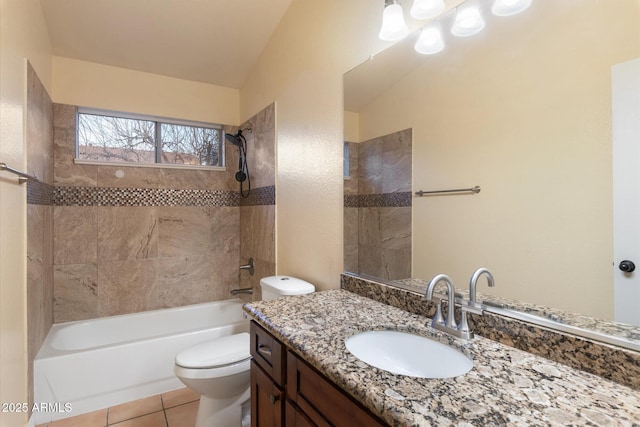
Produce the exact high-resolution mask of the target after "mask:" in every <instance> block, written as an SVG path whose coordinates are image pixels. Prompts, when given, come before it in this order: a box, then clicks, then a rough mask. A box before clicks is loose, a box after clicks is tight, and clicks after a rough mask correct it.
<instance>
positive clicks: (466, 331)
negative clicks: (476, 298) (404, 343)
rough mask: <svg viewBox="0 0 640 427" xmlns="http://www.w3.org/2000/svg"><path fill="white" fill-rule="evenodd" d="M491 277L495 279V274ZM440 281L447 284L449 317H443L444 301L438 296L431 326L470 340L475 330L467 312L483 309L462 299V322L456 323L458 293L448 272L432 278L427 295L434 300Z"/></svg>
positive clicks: (476, 312) (479, 312) (478, 312)
mask: <svg viewBox="0 0 640 427" xmlns="http://www.w3.org/2000/svg"><path fill="white" fill-rule="evenodd" d="M489 274H491V273H489ZM478 277H479V275H478ZM491 278H492V279H493V276H491ZM477 281H478V279H477V278H476V280H475V282H477ZM440 282H444V283H445V284H446V285H447V317H446V318H443V317H442V307H441V303H442V301H441V300H440V299H438V298H436V301H437V302H436V314H435V316H434V317H433V321H432V322H431V326H432V327H433V328H434V329H439V330H441V331H444V332H446V333H448V334H450V335H453V336H455V337H458V338H462V339H465V340H469V339H471V338H473V332H471V329H470V328H469V323H468V322H467V313H468V312H471V313H475V314H482V310H481V309H480V308H478V307H476V306H475V304H471V303H470V302H467V301H465V300H461V304H460V310H461V312H462V313H461V315H460V324H459V325H456V319H455V302H456V293H455V288H454V286H453V282H452V281H451V278H450V277H449V276H447V275H446V274H439V275H437V276H435V277H434V278H433V279H431V281H430V282H429V284H428V285H427V290H426V292H425V297H426V298H427V299H428V300H430V301H434V297H433V291H434V289H435V288H436V286H437V285H438V283H440ZM475 282H474V286H475ZM474 289H475V288H474ZM474 295H475V291H474Z"/></svg>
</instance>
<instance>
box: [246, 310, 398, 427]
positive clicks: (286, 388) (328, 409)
mask: <svg viewBox="0 0 640 427" xmlns="http://www.w3.org/2000/svg"><path fill="white" fill-rule="evenodd" d="M250 333H251V355H252V356H253V361H252V362H251V413H252V416H251V425H252V427H270V426H287V427H294V426H295V427H314V426H318V427H330V426H334V427H343V426H344V427H356V426H363V427H364V426H366V427H377V426H386V425H387V424H385V423H384V422H383V421H382V420H380V419H378V418H377V417H376V416H375V415H373V414H371V413H370V412H369V411H368V410H367V409H366V408H364V406H362V405H361V404H360V403H358V402H357V401H355V400H354V399H353V398H352V397H350V396H349V395H347V394H346V393H344V392H343V391H342V390H340V389H339V388H338V387H336V386H335V385H334V384H333V383H332V382H331V381H330V380H329V379H327V378H326V377H325V376H324V375H322V374H321V373H320V372H318V371H317V370H316V369H315V368H313V367H312V366H311V365H309V364H308V363H307V362H305V361H304V360H303V359H302V358H300V357H299V356H298V355H296V354H295V353H294V352H292V351H291V350H289V349H287V347H286V346H284V345H283V344H282V343H281V342H280V341H278V340H277V339H276V338H275V337H273V336H272V335H271V334H270V333H269V332H267V331H266V330H265V329H263V328H262V327H261V326H260V325H258V324H257V323H256V322H255V321H252V322H251V330H250Z"/></svg>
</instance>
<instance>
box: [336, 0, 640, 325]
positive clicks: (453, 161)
mask: <svg viewBox="0 0 640 427" xmlns="http://www.w3.org/2000/svg"><path fill="white" fill-rule="evenodd" d="M475 2H476V4H478V5H480V11H481V13H482V16H483V18H484V19H485V21H486V25H485V28H484V30H483V31H481V32H480V33H478V34H476V35H474V36H472V37H454V36H452V35H451V32H450V29H451V25H452V22H453V19H454V16H455V10H453V11H451V12H449V13H447V14H445V15H443V16H441V17H440V18H439V24H440V25H441V27H442V28H443V31H442V33H443V38H444V44H445V48H444V50H442V51H441V52H439V53H437V54H434V55H420V54H418V53H416V51H415V50H414V45H415V43H416V40H417V37H418V34H417V33H416V34H413V35H411V36H409V37H408V38H407V39H405V40H404V41H402V42H399V43H397V44H395V45H394V46H392V47H391V48H389V49H387V50H385V51H383V52H381V53H380V54H378V55H376V56H375V57H374V58H372V59H371V60H369V61H367V62H366V63H364V64H362V65H361V66H359V67H357V68H355V69H354V70H352V71H350V72H349V73H347V74H346V75H345V79H344V83H345V110H346V111H345V124H346V126H345V132H346V135H349V136H350V137H349V138H348V140H350V141H353V142H360V141H371V140H375V139H376V138H380V137H382V136H384V135H390V134H394V133H395V132H399V131H401V130H403V129H411V130H412V134H411V135H412V141H413V143H412V163H413V169H412V174H411V176H412V189H413V191H417V190H425V191H428V190H439V189H448V188H466V187H472V186H474V185H479V186H480V187H481V188H482V192H481V193H479V194H477V195H475V194H474V195H468V194H462V195H446V196H434V197H420V198H418V197H414V198H413V200H412V218H413V219H412V251H411V264H410V265H407V266H406V267H405V271H408V272H410V276H411V277H413V278H418V279H423V280H428V279H430V278H432V277H433V276H435V275H436V274H439V273H446V274H448V275H449V276H451V277H452V278H453V279H454V283H455V284H456V287H457V288H458V289H459V290H462V289H464V288H466V286H467V285H466V284H467V283H468V280H469V276H470V275H471V273H472V272H473V271H474V270H476V269H477V268H478V267H489V268H490V269H491V270H492V272H493V273H494V276H495V277H496V287H495V288H491V290H490V291H489V290H488V289H486V290H485V292H486V293H490V294H491V295H492V296H494V297H495V298H496V299H499V298H502V299H503V300H504V301H519V302H521V303H523V304H525V303H526V304H530V305H529V306H530V307H540V311H542V312H544V311H546V312H549V313H550V312H553V313H554V315H558V314H562V313H565V312H570V313H579V315H575V316H574V317H575V318H582V319H588V318H596V319H604V320H608V321H612V320H614V319H618V320H623V319H626V318H625V317H624V314H623V311H624V310H627V311H628V312H633V313H634V314H635V313H640V283H638V282H634V279H635V280H640V272H638V271H636V272H635V273H630V274H629V273H627V274H626V275H624V274H621V273H620V274H618V273H619V272H618V270H617V264H618V263H619V262H620V261H621V260H622V259H631V260H633V257H636V261H637V262H636V263H638V262H640V253H638V252H640V236H639V237H637V238H634V239H635V240H634V242H636V245H635V247H636V248H638V250H637V251H636V252H633V253H626V254H624V255H623V254H622V253H621V255H620V256H622V257H624V258H621V259H617V258H614V243H615V244H617V242H618V239H617V238H616V239H615V242H614V232H613V224H614V213H613V212H614V209H613V202H614V197H613V194H612V188H613V185H614V179H613V176H614V167H615V168H616V169H615V170H616V171H617V166H614V165H613V161H614V160H615V159H614V158H613V150H614V148H613V147H614V144H615V143H617V141H616V139H617V138H619V135H621V134H623V133H625V132H619V131H616V129H618V127H620V126H622V128H623V129H626V128H625V126H626V125H625V120H627V119H625V117H628V116H629V115H631V116H633V114H630V113H629V111H628V110H626V109H628V108H636V107H634V105H636V104H638V105H640V101H638V98H640V95H639V94H640V86H636V87H635V88H636V89H634V88H633V86H628V85H627V83H628V82H627V81H620V79H625V78H626V79H630V83H629V84H637V83H634V82H635V81H637V80H638V78H637V76H638V75H639V74H638V73H637V72H635V73H634V72H633V70H640V59H638V58H640V0H618V1H613V2H608V1H601V0H581V1H577V0H570V1H561V2H559V1H554V0H534V1H533V2H532V3H531V6H530V7H529V8H528V9H527V10H526V11H524V12H522V13H520V14H518V15H514V16H500V17H499V16H494V15H492V13H491V5H492V3H493V1H489V0H476V1H475ZM635 64H637V65H635ZM629 67H631V68H630V69H631V70H632V71H630V72H628V71H624V70H628V68H629ZM633 67H637V68H633ZM621 70H622V71H621ZM629 76H631V77H629ZM634 76H636V77H634ZM634 78H635V80H634ZM616 87H627V88H628V89H627V90H626V92H625V91H624V90H622V91H620V90H616V89H615V88H616ZM612 88H613V89H612ZM619 92H622V93H621V94H620V93H619ZM625 93H627V94H629V93H631V101H625V100H624V99H622V98H624V95H625ZM634 94H635V95H634ZM621 99H622V100H621ZM612 110H613V113H612ZM636 117H637V115H636ZM620 123H622V125H620ZM634 123H635V125H634V124H631V131H630V132H631V134H632V135H634V133H633V132H638V125H637V120H636V121H635V122H634ZM627 127H628V126H627ZM627 133H628V132H627ZM635 142H636V146H637V145H638V144H637V139H636V140H635ZM623 157H625V156H623ZM626 157H629V156H626ZM636 161H637V160H636ZM635 169H636V170H638V169H640V168H639V167H638V166H636V167H635ZM623 180H624V178H623ZM347 187H348V186H347V185H345V189H347ZM633 197H636V198H637V200H640V193H636V194H635V195H634V196H633ZM639 204H640V202H639ZM618 209H620V208H618ZM345 213H346V209H345ZM352 224H354V222H353V221H351V222H347V221H345V225H348V226H349V232H350V233H351V232H352V231H353V230H352V229H351V228H352V227H354V226H353V225H352ZM345 236H347V230H345ZM617 253H618V249H617V248H616V256H617ZM614 262H615V266H616V269H615V270H614ZM345 265H347V264H345ZM346 269H347V270H349V268H346ZM360 272H361V273H367V272H365V271H360ZM368 274H371V275H378V276H383V275H381V274H380V273H379V272H371V273H368ZM616 276H617V277H619V278H620V279H622V280H626V282H622V283H623V284H622V285H615V286H614V277H616ZM636 277H637V278H638V279H636ZM616 286H624V287H626V288H625V289H627V290H631V291H629V292H627V293H625V294H622V293H620V292H617V291H616V289H618V288H616ZM620 295H624V297H620ZM616 296H618V301H616ZM620 300H624V301H620ZM621 304H622V305H621ZM624 304H626V307H625V306H624ZM545 307H546V308H545ZM569 317H571V316H569ZM624 321H625V322H628V323H634V321H633V320H624ZM609 325H610V324H609ZM590 327H594V328H595V327H596V326H595V325H591V326H590ZM627 329H629V328H627ZM631 332H634V331H631Z"/></svg>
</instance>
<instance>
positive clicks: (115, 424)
mask: <svg viewBox="0 0 640 427" xmlns="http://www.w3.org/2000/svg"><path fill="white" fill-rule="evenodd" d="M158 412H164V409H158V410H157V411H151V412H147V413H144V414H140V415H136V416H135V417H131V418H126V419H124V420H120V421H118V422H115V423H113V424H107V427H111V426H117V425H118V424H120V423H123V422H125V421H130V420H135V419H136V418H142V417H146V416H147V415H151V414H156V413H158Z"/></svg>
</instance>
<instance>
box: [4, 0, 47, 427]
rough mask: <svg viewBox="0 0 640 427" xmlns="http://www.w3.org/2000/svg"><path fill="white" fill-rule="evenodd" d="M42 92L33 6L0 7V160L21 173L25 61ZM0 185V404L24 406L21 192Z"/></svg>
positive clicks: (23, 1)
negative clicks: (29, 64) (27, 60)
mask: <svg viewBox="0 0 640 427" xmlns="http://www.w3.org/2000/svg"><path fill="white" fill-rule="evenodd" d="M25 58H27V59H29V60H30V61H31V63H32V64H33V67H34V69H35V71H36V73H37V74H38V75H39V76H40V79H41V80H42V82H43V84H44V86H45V87H46V88H47V89H50V87H51V48H50V44H49V38H48V35H47V30H46V26H45V24H44V19H43V17H42V13H41V11H40V3H39V2H38V1H37V0H2V3H0V141H1V143H0V159H2V161H3V162H6V163H7V164H9V165H11V166H13V167H15V168H19V169H24V168H25V166H26V164H25V162H26V157H25V108H26V93H27V90H26V71H27V65H26V64H27V63H26V59H25ZM15 182H16V180H15V178H12V177H10V176H9V177H7V175H6V174H5V173H2V179H0V378H2V380H1V381H0V402H26V401H27V389H28V385H27V365H28V357H27V322H26V258H27V257H26V217H27V216H26V208H27V205H26V187H25V186H18V185H16V184H15ZM26 421H27V417H26V414H24V413H6V412H0V425H3V426H5V425H7V426H9V425H10V426H20V425H24V424H25V423H26Z"/></svg>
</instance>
